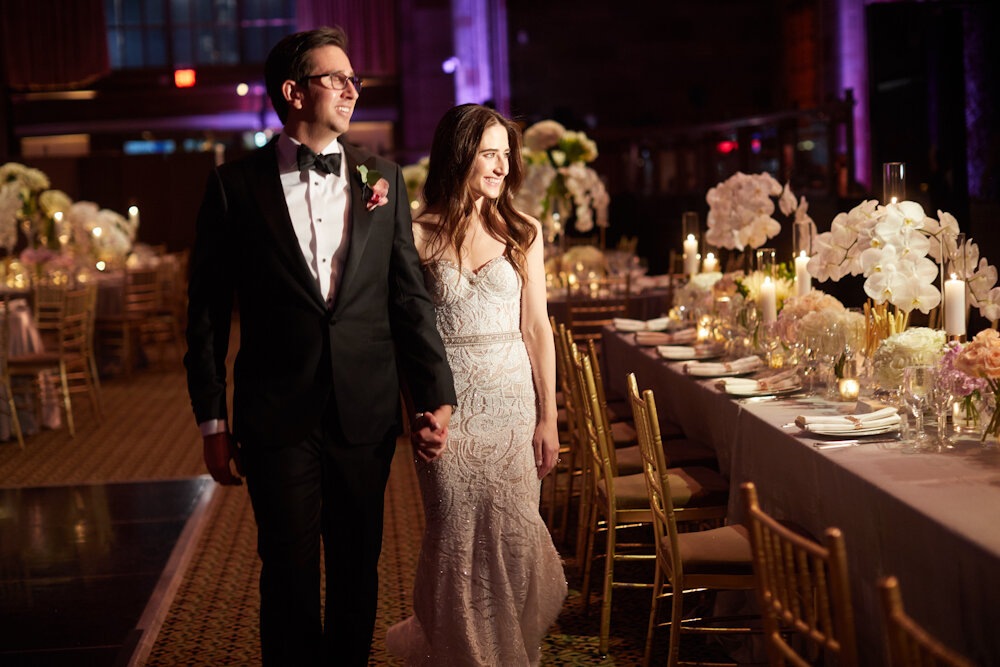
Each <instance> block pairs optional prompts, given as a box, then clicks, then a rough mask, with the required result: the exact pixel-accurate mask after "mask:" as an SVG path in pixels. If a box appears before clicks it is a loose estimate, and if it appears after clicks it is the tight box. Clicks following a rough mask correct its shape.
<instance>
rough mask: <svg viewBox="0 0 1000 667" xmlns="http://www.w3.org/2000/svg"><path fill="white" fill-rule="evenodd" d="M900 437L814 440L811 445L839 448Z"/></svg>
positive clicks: (894, 440) (895, 440)
mask: <svg viewBox="0 0 1000 667" xmlns="http://www.w3.org/2000/svg"><path fill="white" fill-rule="evenodd" d="M899 440H900V438H898V437H896V438H865V439H863V440H862V439H860V438H858V439H855V440H832V441H831V440H825V441H822V442H814V443H813V447H815V448H816V449H840V448H841V447H857V446H858V445H871V444H875V443H877V442H899Z"/></svg>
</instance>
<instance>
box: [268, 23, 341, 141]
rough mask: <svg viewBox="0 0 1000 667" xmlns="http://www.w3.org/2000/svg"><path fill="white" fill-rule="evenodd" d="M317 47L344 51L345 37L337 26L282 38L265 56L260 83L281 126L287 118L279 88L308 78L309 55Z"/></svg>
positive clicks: (286, 108)
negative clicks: (286, 83)
mask: <svg viewBox="0 0 1000 667" xmlns="http://www.w3.org/2000/svg"><path fill="white" fill-rule="evenodd" d="M321 46H339V47H340V48H341V49H343V50H344V51H346V50H347V35H346V34H344V31H343V30H342V29H341V28H340V27H339V26H334V27H332V28H316V29H315V30H306V31H304V32H296V33H293V34H291V35H285V36H284V37H283V38H282V39H281V41H280V42H278V43H277V44H275V45H274V48H272V49H271V52H270V53H269V54H267V62H265V63H264V82H265V84H266V85H267V95H268V97H270V98H271V106H273V107H274V111H275V112H276V113H277V114H278V118H280V119H281V122H282V123H284V122H285V120H286V119H287V118H288V102H286V101H285V96H284V95H282V93H281V86H282V85H283V84H284V83H285V81H288V80H289V79H290V80H292V81H302V80H303V79H305V78H306V77H307V76H309V74H310V72H309V68H310V67H311V66H312V62H311V60H310V53H312V51H313V49H318V48H320V47H321Z"/></svg>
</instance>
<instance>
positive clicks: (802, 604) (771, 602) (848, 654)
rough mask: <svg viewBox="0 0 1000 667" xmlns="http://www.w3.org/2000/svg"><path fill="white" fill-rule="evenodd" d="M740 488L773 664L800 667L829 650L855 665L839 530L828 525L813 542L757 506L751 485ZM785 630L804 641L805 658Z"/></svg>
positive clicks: (855, 650)
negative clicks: (785, 634)
mask: <svg viewBox="0 0 1000 667" xmlns="http://www.w3.org/2000/svg"><path fill="white" fill-rule="evenodd" d="M742 489H743V496H744V499H745V500H746V506H747V517H748V521H749V526H748V528H749V532H750V543H751V546H752V552H753V561H754V571H755V573H756V583H757V598H758V601H759V604H760V608H761V616H762V618H763V621H764V623H763V624H764V634H765V640H766V643H767V649H768V654H769V660H770V662H771V664H774V665H784V664H785V662H791V663H792V664H795V665H803V666H804V665H808V664H811V663H815V662H816V661H817V659H818V656H819V653H820V652H827V653H830V654H834V655H837V656H838V657H839V662H840V664H841V665H848V666H851V665H856V664H857V646H856V643H855V636H854V618H853V612H852V609H851V599H850V589H849V585H848V581H847V553H846V550H845V548H844V538H843V535H842V534H841V532H840V530H838V529H836V528H829V529H827V531H826V533H825V536H824V541H823V544H822V545H820V544H817V543H815V542H813V541H812V540H809V539H806V538H805V537H803V536H801V535H799V534H797V533H796V532H794V531H792V530H791V529H789V528H788V527H786V526H784V525H782V524H780V523H779V522H778V521H776V520H775V519H774V518H772V517H771V516H770V515H768V514H767V513H765V512H764V511H763V510H761V509H760V505H759V503H758V501H757V490H756V488H755V487H754V485H753V484H752V483H750V482H748V483H746V484H744V485H743V487H742ZM783 631H784V632H789V631H790V632H791V633H793V634H795V635H798V636H799V637H801V638H803V639H804V640H805V643H806V646H807V648H808V651H809V654H808V657H807V658H804V657H803V656H801V655H800V654H799V653H798V652H797V651H796V650H795V649H794V648H793V647H792V645H791V644H790V643H789V641H788V639H787V638H786V637H785V636H784V635H783V634H782V633H783Z"/></svg>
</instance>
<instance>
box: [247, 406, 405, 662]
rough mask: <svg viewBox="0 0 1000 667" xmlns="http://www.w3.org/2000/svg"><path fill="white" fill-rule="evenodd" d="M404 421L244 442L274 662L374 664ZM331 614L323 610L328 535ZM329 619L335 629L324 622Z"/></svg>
mask: <svg viewBox="0 0 1000 667" xmlns="http://www.w3.org/2000/svg"><path fill="white" fill-rule="evenodd" d="M396 433H397V431H396V430H395V429H390V430H389V431H388V432H387V433H386V435H385V437H384V439H383V441H382V442H378V443H368V444H361V445H357V444H346V443H345V442H344V439H343V436H342V435H341V434H340V429H339V428H338V427H337V426H336V425H335V424H333V425H331V424H327V425H324V426H322V427H319V428H317V429H315V430H314V431H313V432H312V433H311V434H310V435H309V436H308V437H307V438H306V439H305V440H303V441H302V442H300V443H298V444H295V445H292V446H289V447H280V448H267V447H266V446H265V447H261V448H258V447H246V446H245V447H243V449H242V453H243V463H244V472H245V473H246V479H247V485H248V487H249V491H250V499H251V501H252V502H253V509H254V515H255V517H256V519H257V531H258V534H257V552H258V553H259V554H260V558H261V561H262V563H263V567H262V570H261V575H260V597H261V612H260V634H261V652H262V654H263V661H264V664H265V665H268V666H273V665H295V666H300V665H305V666H308V665H320V664H324V665H359V666H360V665H366V664H368V654H369V651H370V649H371V639H372V632H373V629H374V625H375V613H376V609H377V604H378V558H379V553H380V551H381V549H382V510H383V496H384V494H385V485H386V481H387V480H388V477H389V465H390V463H391V461H392V455H393V453H394V451H395V447H396ZM321 537H322V540H323V553H324V557H325V567H326V604H325V611H326V618H325V623H323V622H322V621H321V619H320V570H319V555H320V538H321ZM324 625H325V630H324Z"/></svg>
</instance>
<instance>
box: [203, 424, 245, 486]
mask: <svg viewBox="0 0 1000 667" xmlns="http://www.w3.org/2000/svg"><path fill="white" fill-rule="evenodd" d="M204 453H205V467H207V468H208V472H210V473H211V474H212V479H214V480H215V481H216V482H218V483H219V484H223V485H227V486H228V485H234V484H242V483H243V480H241V479H240V477H242V476H243V463H242V462H241V461H240V451H239V449H237V448H236V443H235V442H234V441H233V436H232V435H230V433H229V431H223V432H221V433H213V434H211V435H206V436H205V439H204ZM230 461H232V462H233V463H234V464H235V467H236V475H234V474H233V471H232V469H231V468H230V466H229V462H230ZM237 475H238V476H237Z"/></svg>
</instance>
